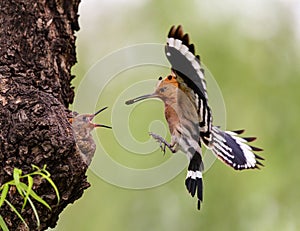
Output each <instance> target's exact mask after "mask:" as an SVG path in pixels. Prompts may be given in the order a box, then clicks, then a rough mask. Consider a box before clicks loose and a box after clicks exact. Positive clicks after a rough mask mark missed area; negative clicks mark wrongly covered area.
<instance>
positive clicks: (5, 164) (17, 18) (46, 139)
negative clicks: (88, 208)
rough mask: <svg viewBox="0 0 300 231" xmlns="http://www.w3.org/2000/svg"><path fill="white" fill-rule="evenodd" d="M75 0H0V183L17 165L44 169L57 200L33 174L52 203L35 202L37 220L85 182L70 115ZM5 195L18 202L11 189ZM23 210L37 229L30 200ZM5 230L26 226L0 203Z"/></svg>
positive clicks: (50, 222)
mask: <svg viewBox="0 0 300 231" xmlns="http://www.w3.org/2000/svg"><path fill="white" fill-rule="evenodd" d="M79 2H80V0H14V1H11V0H1V1H0V162H1V167H0V184H1V185H2V184H3V183H4V182H7V181H9V180H11V179H12V173H13V169H14V168H15V167H17V168H20V169H22V170H23V172H24V173H28V172H31V171H32V167H31V164H35V165H37V166H39V167H40V168H42V167H43V165H44V164H47V170H48V171H49V172H50V173H51V178H52V179H53V181H54V182H55V184H56V185H57V187H58V189H59V192H60V196H61V202H60V203H59V205H56V203H57V201H56V200H57V198H56V196H55V192H54V190H53V188H52V187H51V185H50V184H49V183H47V182H46V181H41V182H40V181H39V180H38V179H35V182H34V190H35V191H36V192H37V193H38V194H39V195H42V198H43V199H45V200H46V201H47V203H49V204H50V205H51V207H52V211H49V210H48V209H46V208H45V207H43V206H42V205H41V204H39V203H36V204H35V205H36V206H37V210H38V212H39V216H40V220H41V227H40V230H45V229H46V228H47V227H54V226H55V225H56V222H57V220H58V216H59V214H60V213H61V212H62V210H63V209H64V208H65V207H66V206H67V205H68V204H69V203H72V202H74V201H75V200H76V199H78V198H80V197H81V195H82V193H83V190H84V189H86V188H87V187H89V183H88V182H87V179H86V175H85V172H86V170H87V166H86V165H85V164H84V163H83V162H82V160H81V158H80V155H79V154H78V151H77V150H76V144H75V141H74V137H73V132H72V127H71V125H70V124H69V122H68V117H70V115H71V113H70V111H69V110H68V109H67V107H68V105H69V104H70V103H72V101H73V96H74V92H73V88H72V87H71V86H70V81H71V79H72V78H73V76H71V74H70V69H71V67H72V66H73V65H74V64H75V62H76V53H75V36H74V31H75V30H79V26H78V21H77V20H78V15H77V10H78V5H79ZM8 199H9V200H10V202H11V203H12V204H13V205H15V206H16V208H18V209H20V208H21V206H22V203H23V200H22V198H20V197H19V196H18V193H17V192H16V190H10V191H9V197H8ZM26 208H27V210H25V211H24V212H23V213H22V215H23V217H24V218H25V221H26V222H27V224H28V225H29V227H30V230H36V229H37V228H36V220H35V217H34V214H33V211H32V209H31V208H30V206H28V207H26ZM0 214H1V215H2V217H4V219H5V222H6V223H7V225H8V227H9V229H10V230H24V226H23V224H22V222H21V221H20V219H19V218H18V217H17V216H16V214H14V213H13V212H12V211H11V209H9V207H8V206H3V207H1V211H0Z"/></svg>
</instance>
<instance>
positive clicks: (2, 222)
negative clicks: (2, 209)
mask: <svg viewBox="0 0 300 231" xmlns="http://www.w3.org/2000/svg"><path fill="white" fill-rule="evenodd" d="M0 227H1V229H2V230H3V231H9V229H8V227H7V226H6V224H5V221H4V219H3V217H2V216H0Z"/></svg>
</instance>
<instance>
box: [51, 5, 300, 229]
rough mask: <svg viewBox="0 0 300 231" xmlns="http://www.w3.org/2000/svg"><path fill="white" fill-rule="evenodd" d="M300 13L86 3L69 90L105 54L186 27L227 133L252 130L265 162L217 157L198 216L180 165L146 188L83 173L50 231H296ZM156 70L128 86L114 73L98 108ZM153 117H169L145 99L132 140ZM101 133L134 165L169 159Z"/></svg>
mask: <svg viewBox="0 0 300 231" xmlns="http://www.w3.org/2000/svg"><path fill="white" fill-rule="evenodd" d="M299 12H300V3H299V1H296V0H295V1H293V0H289V1H287V0H266V1H259V0H254V1H251V0H241V1H237V0H224V1H217V0H212V1H203V0H198V1H179V0H175V1H165V0H160V1H159V0H155V1H150V0H148V1H147V0H131V1H125V0H112V1H109V0H83V1H82V3H81V4H80V12H79V13H80V26H81V29H80V31H79V32H78V33H77V55H78V64H77V65H76V66H75V67H74V68H73V73H74V74H75V75H76V79H74V81H73V84H74V86H75V90H77V89H78V86H79V84H80V81H81V80H82V78H83V76H84V75H85V74H86V72H87V71H88V70H89V68H90V67H91V66H92V65H93V64H94V63H96V62H97V61H98V60H99V59H101V58H103V57H104V56H105V55H107V54H109V53H111V52H113V51H115V50H117V49H120V48H123V47H125V46H130V45H132V44H140V43H164V42H165V38H166V35H167V32H168V30H169V28H170V26H171V25H173V24H182V25H183V26H184V30H185V31H186V32H188V33H189V34H190V36H191V40H192V42H193V43H194V44H195V46H196V51H197V53H199V54H200V55H201V57H202V58H201V60H202V62H203V63H204V64H205V65H206V66H207V67H208V68H209V70H210V71H211V73H212V74H213V76H214V78H215V80H216V81H217V83H218V84H219V86H220V88H221V91H222V94H223V97H224V101H225V104H226V111H227V115H226V123H227V129H239V128H246V131H247V133H246V134H247V135H250V136H252V135H255V136H257V137H258V140H257V141H256V143H255V145H256V146H259V147H263V148H264V152H263V153H262V155H263V156H264V157H265V158H266V160H265V161H264V164H265V167H264V168H263V169H262V170H250V171H243V172H235V171H233V170H232V169H230V168H229V167H227V166H225V165H224V164H223V163H221V162H219V161H216V162H215V164H214V165H213V166H212V167H211V168H210V169H209V171H207V172H206V173H205V175H204V180H205V182H204V183H205V185H204V187H205V188H204V203H203V206H202V209H201V211H200V212H199V211H197V209H196V199H195V198H191V197H190V196H189V195H188V193H187V192H186V189H185V186H184V179H185V174H186V171H182V172H181V173H180V174H179V175H178V176H176V177H175V178H174V179H172V180H171V181H169V182H168V183H166V184H163V185H161V186H158V187H154V188H150V189H144V190H132V189H125V188H121V187H117V186H114V185H111V184H109V183H107V182H106V181H104V180H102V179H101V178H99V177H97V176H96V175H95V174H94V173H93V172H92V171H89V172H88V179H89V181H90V183H91V185H92V186H91V187H90V188H89V189H88V190H86V191H85V193H84V196H83V197H82V198H81V199H80V200H78V201H76V202H75V203H74V204H73V205H69V206H68V207H67V208H66V209H65V211H64V212H63V213H62V214H61V216H60V220H59V222H58V225H57V227H56V228H55V229H53V230H59V231H61V230H63V231H69V230H89V231H96V230H114V231H121V230H122V231H127V230H130V231H139V230H143V231H153V230H158V231H160V230H163V231H164V230H172V231H181V230H189V231H194V230H195V231H196V230H204V231H210V230H212V231H215V230H231V231H235V230H237V231H241V230H246V231H248V230H249V231H250V230H262V231H268V230H272V231H276V230H278V231H281V230H285V231H293V230H300V219H299V218H300V203H299V197H300V174H299V170H300V154H299V152H300V151H299V149H298V144H299V137H300V132H299V122H298V119H299V115H300V106H299V104H300V103H299V101H300V90H299V89H300V78H299V76H300V65H299V60H300V52H299V47H300V44H299V41H300V13H299ZM143 71H144V70H143V69H142V68H141V73H143ZM159 72H160V69H159V68H158V69H157V71H154V73H153V75H149V74H141V75H136V76H134V77H133V79H130V80H128V82H127V80H126V78H123V79H121V78H117V77H116V78H115V79H114V81H112V82H111V83H110V84H109V85H108V86H107V89H105V91H104V93H103V94H102V95H101V101H99V107H100V106H106V105H108V106H109V105H113V103H114V101H115V100H116V97H118V95H119V94H120V92H121V91H122V90H123V89H124V88H125V87H126V86H127V84H128V86H129V85H130V84H132V83H134V81H137V80H138V79H145V80H147V79H149V78H154V79H157V77H158V75H159ZM165 73H166V71H165V72H164V73H163V74H165ZM208 94H209V93H208ZM111 113H112V110H111V108H110V109H108V112H105V113H103V114H102V115H101V118H99V121H101V123H104V124H110V123H111V120H110V114H111ZM156 119H159V120H161V121H162V122H163V123H165V121H164V116H163V105H162V103H160V102H159V101H147V102H146V101H145V102H144V103H143V104H142V103H141V104H140V105H139V106H138V107H137V108H136V109H135V111H133V114H132V116H131V118H130V121H129V126H130V128H131V129H132V133H133V136H134V137H135V138H136V139H138V140H140V141H142V142H143V141H147V140H149V137H148V134H147V132H148V131H149V124H150V123H151V121H152V120H156ZM97 132H98V135H99V137H100V139H101V142H102V143H103V146H104V147H105V148H106V151H107V152H108V153H109V154H110V156H111V158H112V159H114V160H115V161H117V162H119V163H121V164H123V165H126V166H129V167H131V168H140V169H142V168H148V167H151V166H156V165H157V164H159V163H162V162H164V161H166V159H168V158H170V156H171V154H170V153H169V152H167V154H166V155H165V156H162V154H161V152H160V150H159V149H157V150H156V151H155V152H153V153H151V154H149V155H144V156H141V155H136V154H135V155H134V154H131V153H130V152H129V151H128V150H126V149H124V148H123V147H122V146H121V145H118V143H117V141H116V139H115V137H114V133H113V132H111V131H107V130H101V131H100V130H98V131H97ZM168 138H169V136H168ZM155 145H157V144H155ZM96 154H97V155H101V153H99V152H97V153H96ZM178 155H181V154H178ZM112 174H113V173H112Z"/></svg>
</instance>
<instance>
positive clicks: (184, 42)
mask: <svg viewBox="0 0 300 231" xmlns="http://www.w3.org/2000/svg"><path fill="white" fill-rule="evenodd" d="M165 53H166V56H167V59H168V60H169V62H170V63H171V65H172V70H173V71H174V72H175V73H176V74H177V75H178V76H180V77H181V78H182V79H183V81H184V82H185V83H186V85H187V86H188V87H190V88H191V89H192V90H193V91H194V92H195V93H196V94H197V95H198V96H199V97H200V98H201V99H203V100H206V101H207V92H206V82H205V79H204V69H203V68H202V67H201V63H200V57H199V55H195V48H194V44H190V43H189V35H188V34H184V33H183V29H182V26H181V25H179V26H178V27H177V28H176V27H175V26H172V27H171V29H170V32H169V34H168V39H167V45H166V46H165Z"/></svg>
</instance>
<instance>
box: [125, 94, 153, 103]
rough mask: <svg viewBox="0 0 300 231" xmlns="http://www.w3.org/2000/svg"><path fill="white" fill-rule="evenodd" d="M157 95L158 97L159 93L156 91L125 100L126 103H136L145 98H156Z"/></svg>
mask: <svg viewBox="0 0 300 231" xmlns="http://www.w3.org/2000/svg"><path fill="white" fill-rule="evenodd" d="M156 97H157V95H156V94H155V93H152V94H147V95H142V96H139V97H136V98H134V99H130V100H127V101H126V102H125V104H126V105H130V104H134V103H136V102H138V101H141V100H144V99H150V98H156Z"/></svg>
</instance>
